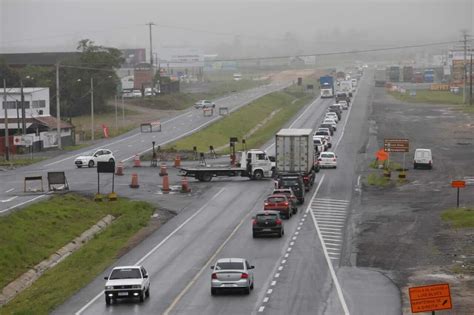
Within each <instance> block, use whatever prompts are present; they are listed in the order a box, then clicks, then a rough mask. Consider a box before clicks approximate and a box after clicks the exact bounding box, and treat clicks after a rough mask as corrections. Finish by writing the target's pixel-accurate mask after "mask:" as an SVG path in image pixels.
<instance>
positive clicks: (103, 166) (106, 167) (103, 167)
mask: <svg viewBox="0 0 474 315" xmlns="http://www.w3.org/2000/svg"><path fill="white" fill-rule="evenodd" d="M100 173H112V192H111V193H110V194H109V196H108V197H109V200H111V201H112V200H117V194H116V193H115V191H114V188H115V162H97V194H96V195H95V198H94V200H95V201H102V195H101V194H100Z"/></svg>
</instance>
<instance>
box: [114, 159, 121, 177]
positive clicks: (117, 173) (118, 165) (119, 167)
mask: <svg viewBox="0 0 474 315" xmlns="http://www.w3.org/2000/svg"><path fill="white" fill-rule="evenodd" d="M115 175H117V176H123V162H122V161H120V162H118V164H117V168H116V170H115Z"/></svg>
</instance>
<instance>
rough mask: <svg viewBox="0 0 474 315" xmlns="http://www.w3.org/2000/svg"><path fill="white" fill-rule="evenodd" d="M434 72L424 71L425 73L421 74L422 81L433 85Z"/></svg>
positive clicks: (431, 70) (430, 70)
mask: <svg viewBox="0 0 474 315" xmlns="http://www.w3.org/2000/svg"><path fill="white" fill-rule="evenodd" d="M434 77H435V74H434V70H433V69H426V70H425V72H424V73H423V79H424V81H425V82H427V83H433V82H434Z"/></svg>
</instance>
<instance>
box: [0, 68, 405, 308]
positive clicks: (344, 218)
mask: <svg viewBox="0 0 474 315" xmlns="http://www.w3.org/2000/svg"><path fill="white" fill-rule="evenodd" d="M371 77H372V76H371V75H366V76H365V77H363V79H362V81H361V83H360V89H359V91H358V93H357V95H356V96H355V97H354V101H353V104H352V105H351V107H350V109H349V110H348V111H345V112H344V114H343V119H342V121H341V122H340V123H339V124H338V131H337V132H336V133H335V135H334V137H333V146H334V148H333V149H332V150H334V151H335V152H336V153H337V155H338V168H337V169H328V170H321V172H320V173H319V174H318V176H317V181H316V185H315V186H314V187H313V189H312V190H311V191H310V192H309V193H308V194H307V198H306V200H307V201H306V202H305V204H304V205H302V206H300V207H299V211H298V214H297V215H296V216H293V218H291V219H290V220H285V221H284V223H285V232H286V233H285V236H284V237H283V238H281V239H279V238H258V239H253V238H252V235H251V217H252V213H254V212H255V211H256V210H260V209H261V208H262V205H263V199H264V197H265V196H266V195H267V194H269V193H270V192H271V190H272V188H273V182H272V181H271V180H266V181H249V180H248V179H232V180H229V179H218V180H216V181H214V180H213V182H211V183H205V185H206V187H207V189H206V190H204V191H203V193H202V195H200V196H198V197H197V198H195V199H194V201H193V202H192V203H189V204H188V205H187V206H186V207H184V208H183V209H181V211H180V212H179V214H178V215H177V216H176V217H174V218H173V219H171V220H170V221H169V222H168V223H166V224H165V225H164V226H163V227H162V228H160V229H159V230H158V231H156V232H155V233H153V234H152V235H151V236H150V237H148V238H147V239H146V240H144V241H143V242H142V243H140V244H139V245H138V246H136V247H135V248H133V249H132V250H131V251H130V252H129V253H127V254H126V255H124V256H123V257H121V258H120V259H119V260H118V261H117V262H116V264H115V265H130V264H143V265H144V266H145V268H146V269H147V270H148V272H149V274H150V278H151V297H150V298H149V299H147V300H145V302H144V303H135V302H131V301H125V302H122V303H118V304H113V305H111V306H106V304H105V302H104V296H103V291H102V290H103V286H104V280H103V276H104V275H106V274H107V272H108V270H107V272H104V273H103V274H102V275H100V276H99V277H97V278H96V279H95V280H94V281H92V282H91V283H90V284H89V285H87V286H86V287H85V288H83V289H82V290H80V291H79V292H78V293H77V294H76V295H74V296H73V297H71V298H70V299H69V300H68V301H67V302H66V303H64V304H63V305H62V306H60V307H59V308H58V309H57V310H56V311H55V312H54V314H72V313H75V314H400V313H401V311H400V298H399V292H398V289H397V288H396V287H395V286H394V285H393V284H392V283H391V282H390V281H388V279H386V278H385V277H384V276H382V275H381V274H379V273H377V272H373V271H370V270H360V269H358V268H357V267H355V266H353V265H352V261H353V257H352V256H353V255H352V253H351V246H349V245H350V238H351V235H350V229H348V226H349V227H350V226H351V225H352V223H351V204H352V203H353V202H357V199H358V198H359V195H358V193H357V191H358V176H357V163H356V157H357V154H358V152H359V151H360V149H361V148H362V147H364V141H365V137H366V129H367V127H366V126H367V110H368V104H369V101H370V95H371V88H372V86H373V82H372V81H371V80H370V79H369V78H371ZM332 102H333V99H328V100H322V99H319V98H318V99H316V100H315V101H314V102H313V103H311V104H310V105H309V106H308V107H306V108H304V109H302V110H301V111H300V113H299V114H297V115H296V116H295V119H294V120H293V121H292V122H290V123H289V125H288V127H291V128H315V127H317V125H319V123H320V121H321V119H322V116H323V115H324V112H325V111H326V108H327V107H328V106H329V104H331V103H332ZM188 128H191V129H190V130H192V127H188ZM175 131H176V130H175ZM180 132H182V131H180ZM148 136H149V135H148ZM170 136H171V137H173V136H176V134H175V135H170ZM150 140H151V139H148V141H150ZM134 141H135V142H137V141H136V140H134ZM122 147H123V146H122ZM265 148H266V149H267V150H269V151H271V150H272V143H271V142H269V143H268V144H267V145H266V146H265ZM124 153H125V152H124ZM130 153H133V152H132V151H128V152H126V154H124V155H122V156H121V158H126V157H127V154H129V155H130ZM64 162H65V161H61V159H58V160H57V163H58V164H61V163H64ZM49 163H51V162H49ZM68 163H70V162H68ZM70 164H71V165H72V163H70ZM68 165H69V164H68ZM44 166H45V167H49V166H52V165H51V164H50V165H44ZM71 171H72V170H71ZM91 173H92V172H91ZM94 174H95V173H94ZM91 178H92V175H91ZM94 178H95V177H94ZM5 188H6V187H5ZM348 231H349V232H348ZM348 240H349V241H348ZM346 246H347V247H346ZM221 257H243V258H247V259H248V260H249V261H250V263H251V264H253V265H255V267H256V269H255V289H254V290H253V292H251V294H250V295H248V296H246V295H242V294H223V295H220V296H216V297H213V296H211V295H210V274H211V270H210V268H209V267H210V266H211V265H212V264H213V263H214V261H215V260H216V259H217V258H221ZM346 257H349V258H346Z"/></svg>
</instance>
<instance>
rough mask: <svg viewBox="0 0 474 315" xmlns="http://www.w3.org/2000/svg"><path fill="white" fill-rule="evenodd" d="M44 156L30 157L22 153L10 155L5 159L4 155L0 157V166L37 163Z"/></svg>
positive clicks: (19, 165)
mask: <svg viewBox="0 0 474 315" xmlns="http://www.w3.org/2000/svg"><path fill="white" fill-rule="evenodd" d="M44 159H45V158H42V157H33V158H30V157H29V156H27V155H26V154H24V155H21V156H19V155H12V156H10V159H9V160H8V161H7V160H5V156H2V157H0V167H21V166H27V165H30V164H34V163H38V162H41V161H43V160H44Z"/></svg>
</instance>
